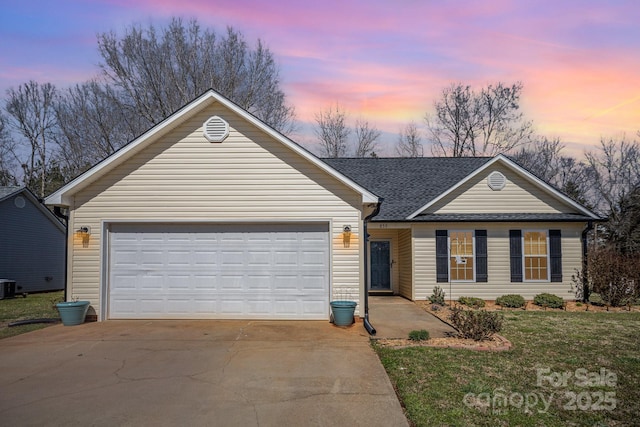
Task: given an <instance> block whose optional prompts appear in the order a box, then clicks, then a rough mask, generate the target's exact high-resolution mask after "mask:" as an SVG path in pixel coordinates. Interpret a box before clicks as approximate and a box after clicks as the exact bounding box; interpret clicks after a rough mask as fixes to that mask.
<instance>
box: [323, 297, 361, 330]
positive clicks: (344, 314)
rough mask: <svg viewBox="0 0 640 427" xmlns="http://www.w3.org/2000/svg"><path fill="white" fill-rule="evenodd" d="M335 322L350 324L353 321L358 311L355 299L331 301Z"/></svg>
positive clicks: (338, 324) (335, 323) (344, 324)
mask: <svg viewBox="0 0 640 427" xmlns="http://www.w3.org/2000/svg"><path fill="white" fill-rule="evenodd" d="M329 305H330V306H331V312H332V313H333V324H334V325H336V326H349V325H351V324H352V323H353V314H354V313H355V311H356V305H357V303H356V302H355V301H331V302H330V303H329Z"/></svg>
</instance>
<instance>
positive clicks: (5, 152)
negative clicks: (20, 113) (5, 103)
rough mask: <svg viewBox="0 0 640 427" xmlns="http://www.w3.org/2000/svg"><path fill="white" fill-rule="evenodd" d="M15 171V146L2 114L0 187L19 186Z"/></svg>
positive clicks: (0, 128) (0, 123)
mask: <svg viewBox="0 0 640 427" xmlns="http://www.w3.org/2000/svg"><path fill="white" fill-rule="evenodd" d="M14 171H15V144H14V142H13V140H12V139H11V135H10V133H9V124H8V120H7V118H6V117H5V116H4V115H3V114H2V113H1V112H0V186H7V185H17V184H18V181H17V179H16V177H15V175H14Z"/></svg>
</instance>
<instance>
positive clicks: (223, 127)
mask: <svg viewBox="0 0 640 427" xmlns="http://www.w3.org/2000/svg"><path fill="white" fill-rule="evenodd" d="M203 128H204V131H203V133H204V137H205V138H207V141H209V142H222V141H224V140H225V139H226V138H227V136H229V123H227V122H226V121H225V120H223V119H222V118H220V117H218V116H213V117H211V118H210V119H209V120H207V121H206V122H204V126H203Z"/></svg>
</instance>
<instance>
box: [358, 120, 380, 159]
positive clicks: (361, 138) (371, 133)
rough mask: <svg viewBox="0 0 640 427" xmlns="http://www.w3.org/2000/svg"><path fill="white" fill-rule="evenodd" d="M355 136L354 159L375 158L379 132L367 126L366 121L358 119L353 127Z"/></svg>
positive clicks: (373, 127)
mask: <svg viewBox="0 0 640 427" xmlns="http://www.w3.org/2000/svg"><path fill="white" fill-rule="evenodd" d="M355 134H356V152H355V155H356V157H369V156H375V150H376V147H377V143H376V141H377V140H378V138H380V135H381V132H380V131H379V130H378V129H376V128H375V126H372V125H370V124H369V122H368V121H367V120H364V119H358V120H356V125H355Z"/></svg>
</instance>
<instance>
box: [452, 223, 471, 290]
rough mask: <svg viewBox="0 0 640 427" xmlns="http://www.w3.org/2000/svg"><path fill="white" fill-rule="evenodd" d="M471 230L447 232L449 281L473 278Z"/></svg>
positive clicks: (468, 280) (469, 280)
mask: <svg viewBox="0 0 640 427" xmlns="http://www.w3.org/2000/svg"><path fill="white" fill-rule="evenodd" d="M474 254H475V250H474V235H473V231H450V232H449V275H450V276H449V277H450V278H451V281H452V282H454V281H467V282H472V281H474V280H475V277H474V273H475V265H474V264H475V263H474Z"/></svg>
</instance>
